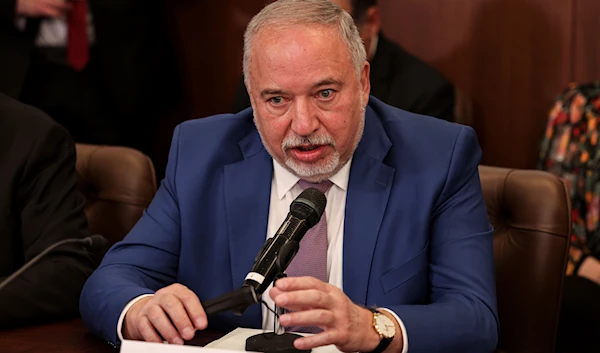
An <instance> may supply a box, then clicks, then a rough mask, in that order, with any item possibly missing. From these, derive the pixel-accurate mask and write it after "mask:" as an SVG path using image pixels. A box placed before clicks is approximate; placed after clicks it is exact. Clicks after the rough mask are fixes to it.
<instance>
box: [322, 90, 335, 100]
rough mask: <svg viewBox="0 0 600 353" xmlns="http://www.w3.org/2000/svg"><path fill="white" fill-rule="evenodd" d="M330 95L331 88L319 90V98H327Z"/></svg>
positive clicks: (331, 93)
mask: <svg viewBox="0 0 600 353" xmlns="http://www.w3.org/2000/svg"><path fill="white" fill-rule="evenodd" d="M332 95H333V90H330V89H324V90H322V91H319V97H320V98H329V97H331V96H332Z"/></svg>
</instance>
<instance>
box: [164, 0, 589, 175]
mask: <svg viewBox="0 0 600 353" xmlns="http://www.w3.org/2000/svg"><path fill="white" fill-rule="evenodd" d="M266 2H268V1H267V0H220V1H201V0H195V1H194V0H180V1H172V2H168V5H167V6H168V7H169V11H168V14H169V17H170V18H171V20H172V26H171V27H172V29H173V37H174V39H175V41H176V43H177V44H178V48H179V53H178V54H179V57H180V66H181V71H182V75H183V78H184V80H185V87H186V91H187V92H188V93H187V100H188V107H187V108H188V109H187V110H186V111H185V112H181V113H179V114H176V115H174V116H172V117H170V118H169V121H168V122H166V123H165V127H166V128H165V129H164V135H165V136H166V137H165V138H164V139H162V140H161V141H162V142H161V144H162V145H164V146H163V147H160V148H161V149H164V150H165V152H166V150H167V149H168V143H169V141H170V137H171V136H170V134H171V132H172V127H173V126H174V125H175V124H176V123H179V122H181V121H183V120H186V119H189V118H192V117H203V116H206V115H210V114H215V113H221V112H227V111H228V110H229V106H230V103H231V100H232V97H233V93H234V91H235V88H236V87H237V85H238V83H239V78H240V75H241V58H242V34H243V31H244V27H245V25H246V23H247V22H248V21H249V20H250V18H251V17H252V16H253V15H254V14H255V13H257V12H258V11H259V10H260V8H261V7H262V6H264V4H265V3H266ZM380 6H381V9H382V21H383V30H384V31H385V33H386V34H387V35H388V36H389V37H391V38H393V39H394V40H395V41H397V42H398V43H400V44H401V45H402V46H404V47H405V48H406V49H407V50H409V51H410V52H412V53H414V54H415V55H417V56H419V57H420V58H422V59H423V60H424V61H426V62H428V63H429V64H431V65H432V66H433V67H435V68H436V69H438V70H439V71H440V72H442V73H443V74H444V75H445V76H447V77H448V78H449V79H450V80H451V81H453V82H454V83H455V84H456V85H457V86H458V87H459V88H460V89H462V90H463V91H464V92H466V93H467V94H468V95H470V96H471V98H472V100H473V103H474V113H475V121H474V127H475V129H476V131H477V133H478V136H479V139H480V143H481V145H482V148H483V161H482V162H483V163H485V164H489V165H498V166H506V167H516V168H533V167H535V164H536V159H537V153H538V145H539V140H540V137H541V134H542V132H543V130H544V125H545V121H546V115H547V112H548V110H549V108H550V106H551V104H552V101H553V100H554V98H555V97H556V96H557V95H558V93H560V92H561V91H562V90H563V88H564V87H565V86H566V85H567V84H568V83H569V82H571V81H591V80H594V79H600V41H599V40H598V29H599V28H600V20H599V19H600V1H598V0H452V1H448V0H380ZM167 127H168V128H167ZM165 158H166V156H165ZM159 167H160V166H159Z"/></svg>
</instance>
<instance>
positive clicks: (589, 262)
mask: <svg viewBox="0 0 600 353" xmlns="http://www.w3.org/2000/svg"><path fill="white" fill-rule="evenodd" d="M577 275H579V276H581V277H585V278H587V279H589V280H591V281H594V282H595V283H597V284H598V285H600V261H599V260H598V259H596V258H595V257H593V256H588V257H586V258H585V260H583V263H581V266H580V267H579V271H577Z"/></svg>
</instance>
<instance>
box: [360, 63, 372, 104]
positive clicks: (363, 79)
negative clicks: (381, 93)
mask: <svg viewBox="0 0 600 353" xmlns="http://www.w3.org/2000/svg"><path fill="white" fill-rule="evenodd" d="M370 74H371V64H370V63H369V62H368V61H365V65H364V66H363V69H362V71H361V72H360V84H361V86H362V92H361V94H362V95H363V98H364V102H365V104H367V103H369V94H371V79H370V78H369V76H370Z"/></svg>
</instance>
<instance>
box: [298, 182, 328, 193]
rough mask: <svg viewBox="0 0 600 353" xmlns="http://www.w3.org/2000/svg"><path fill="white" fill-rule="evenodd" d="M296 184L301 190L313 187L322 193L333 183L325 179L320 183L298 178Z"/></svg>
mask: <svg viewBox="0 0 600 353" xmlns="http://www.w3.org/2000/svg"><path fill="white" fill-rule="evenodd" d="M298 185H300V187H301V188H302V190H306V189H308V188H315V189H317V190H319V191H320V192H322V193H326V192H327V190H329V188H330V187H331V185H333V183H332V182H331V181H330V180H325V181H322V182H320V183H311V182H308V181H306V180H298Z"/></svg>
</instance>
